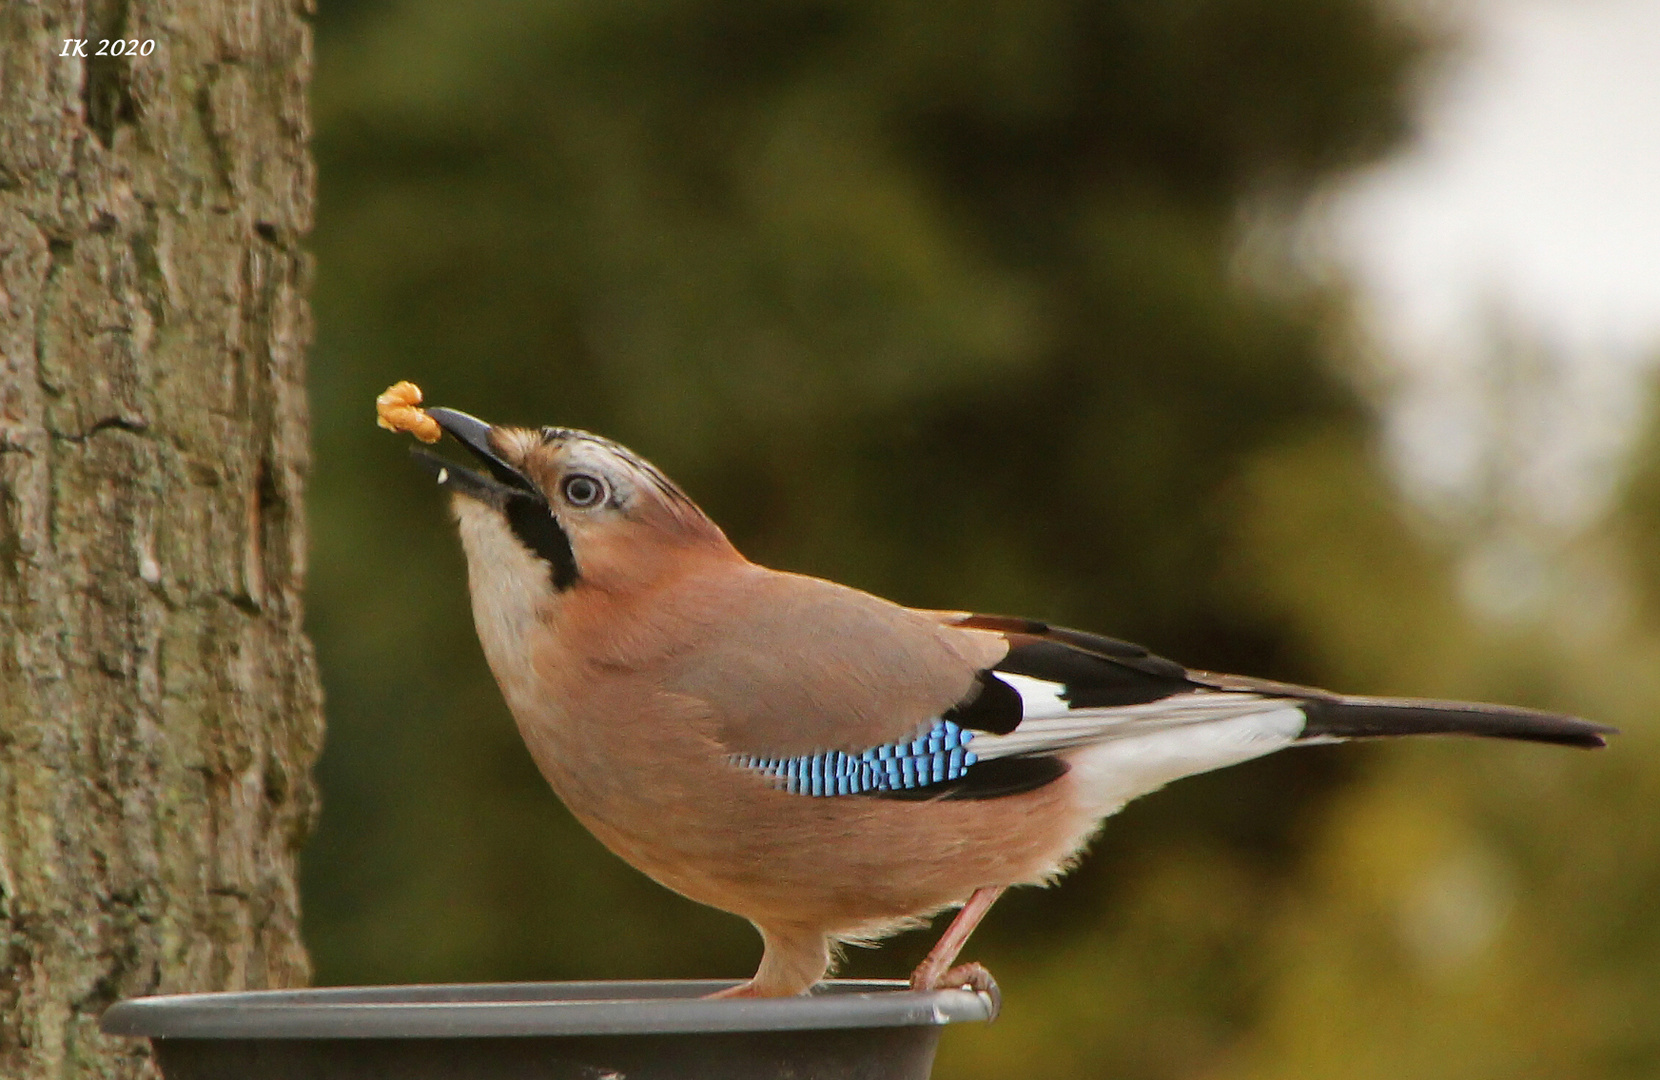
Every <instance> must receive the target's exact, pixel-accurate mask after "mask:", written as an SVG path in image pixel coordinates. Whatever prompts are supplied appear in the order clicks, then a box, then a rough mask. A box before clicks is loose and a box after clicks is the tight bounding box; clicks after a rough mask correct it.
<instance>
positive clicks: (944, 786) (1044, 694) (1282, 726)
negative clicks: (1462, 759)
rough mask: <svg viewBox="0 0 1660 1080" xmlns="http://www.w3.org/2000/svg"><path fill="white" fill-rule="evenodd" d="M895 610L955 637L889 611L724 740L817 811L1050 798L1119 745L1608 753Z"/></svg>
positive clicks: (1491, 711) (863, 622)
mask: <svg viewBox="0 0 1660 1080" xmlns="http://www.w3.org/2000/svg"><path fill="white" fill-rule="evenodd" d="M833 588H838V589H839V588H840V587H833ZM846 592H847V593H851V594H852V596H854V597H864V596H865V594H862V593H854V592H853V591H852V590H846ZM838 599H839V600H843V601H845V600H846V598H845V597H840V598H838ZM869 599H870V600H872V601H875V598H869ZM875 603H878V604H883V605H885V601H875ZM835 608H836V604H834V603H832V604H828V605H825V604H822V603H820V604H819V605H816V609H817V610H823V611H832V610H834V609H835ZM892 611H897V612H904V613H905V615H906V616H921V617H923V618H924V619H925V620H926V621H927V622H928V623H929V624H931V625H932V626H933V627H938V628H939V629H940V630H943V631H945V632H946V636H945V637H943V638H940V639H936V638H934V637H933V636H931V635H929V634H926V633H923V632H922V631H920V630H919V629H917V628H916V626H915V625H913V624H912V623H910V622H907V621H906V619H905V618H903V617H898V616H894V615H893V614H892V612H891V611H886V610H884V611H883V612H882V613H881V614H880V616H879V617H878V616H875V615H870V614H866V615H862V616H860V617H858V618H856V619H854V620H853V621H854V622H857V623H859V625H858V626H857V627H855V626H853V625H843V626H840V627H839V628H836V629H834V630H833V632H831V633H829V634H819V635H816V636H815V637H814V638H813V641H814V645H815V648H816V649H817V650H818V651H817V652H816V653H812V652H808V651H803V652H801V653H799V654H798V655H799V658H800V666H799V667H797V668H795V669H793V670H790V669H786V670H784V671H782V672H779V673H778V674H779V675H780V676H781V677H782V678H784V679H785V680H802V679H804V680H806V681H808V682H809V683H812V684H813V690H812V692H811V693H809V694H805V695H803V694H801V693H800V692H799V688H800V684H799V682H798V681H792V683H791V685H792V690H791V691H790V692H792V693H795V695H796V697H795V705H794V709H793V711H790V712H787V713H786V714H783V715H779V714H774V715H773V717H772V718H771V723H770V725H769V724H761V723H755V722H753V720H751V721H749V722H740V723H736V724H729V725H728V728H727V732H726V735H727V737H725V738H723V742H725V743H726V745H727V746H728V747H729V748H730V749H731V750H732V751H733V758H732V760H733V761H734V763H735V764H737V765H739V766H741V767H744V768H749V769H756V770H760V771H761V772H763V773H765V774H767V775H769V776H771V777H772V778H774V779H775V780H776V781H777V782H778V783H779V784H780V786H782V787H785V788H786V789H787V790H790V791H794V792H799V793H801V794H807V795H865V796H876V797H885V798H921V799H928V798H995V797H999V796H1004V795H1011V794H1017V793H1019V792H1023V791H1029V790H1032V789H1033V788H1037V787H1041V786H1043V785H1045V784H1047V783H1050V782H1052V781H1054V780H1056V779H1058V778H1059V777H1060V776H1062V775H1064V774H1065V773H1066V771H1067V769H1068V768H1069V766H1070V763H1071V762H1072V761H1073V760H1074V759H1075V758H1076V755H1077V754H1078V753H1079V752H1081V751H1082V750H1083V749H1084V748H1087V747H1094V746H1103V745H1104V744H1112V743H1122V744H1123V745H1124V748H1125V752H1126V753H1128V754H1131V755H1141V756H1146V755H1149V754H1151V755H1153V756H1161V755H1167V756H1172V757H1173V758H1175V759H1179V760H1180V761H1181V762H1184V763H1186V764H1183V765H1181V766H1180V768H1181V772H1180V774H1183V775H1185V773H1187V772H1200V771H1204V770H1206V769H1209V768H1216V767H1219V766H1220V765H1225V764H1231V763H1233V762H1235V761H1240V760H1246V759H1247V758H1249V757H1254V756H1257V755H1258V754H1261V753H1267V752H1269V751H1270V750H1273V749H1278V748H1279V747H1281V746H1285V745H1289V744H1291V743H1294V742H1329V741H1338V740H1345V739H1351V738H1369V737H1380V736H1390V735H1409V734H1437V733H1446V734H1468V735H1484V736H1493V737H1500V738H1513V739H1527V740H1533V741H1540V742H1554V743H1562V744H1566V745H1573V746H1600V745H1602V744H1603V738H1602V736H1603V735H1604V734H1605V733H1607V732H1608V731H1609V730H1610V729H1608V728H1603V727H1600V726H1598V725H1595V724H1590V723H1587V722H1586V721H1583V720H1579V719H1576V718H1574V717H1570V716H1563V715H1559V714H1555V713H1545V712H1537V711H1534V710H1529V709H1520V708H1514V707H1509V706H1498V705H1481V704H1473V703H1466V702H1445V701H1423V700H1416V699H1392V698H1369V697H1347V696H1342V695H1338V694H1333V693H1330V692H1328V691H1325V690H1319V689H1315V688H1313V687H1306V686H1296V685H1292V684H1287V683H1278V682H1273V681H1269V680H1263V679H1250V678H1244V677H1239V676H1229V675H1216V674H1213V673H1209V672H1202V671H1192V670H1189V669H1187V668H1184V667H1182V666H1181V665H1180V664H1177V663H1175V662H1173V661H1170V660H1166V659H1164V658H1163V657H1160V656H1156V655H1154V654H1152V653H1150V652H1149V651H1148V650H1146V649H1144V648H1142V647H1141V646H1139V645H1134V644H1132V643H1130V642H1126V641H1120V640H1117V639H1115V638H1108V637H1102V636H1099V635H1096V634H1089V633H1084V632H1082V631H1077V630H1068V629H1065V628H1061V627H1052V626H1049V625H1047V624H1045V623H1041V622H1037V621H1035V620H1029V619H1019V618H1010V617H1006V616H991V615H973V614H963V613H943V612H934V613H921V612H910V611H907V609H902V608H895V609H892ZM797 614H798V615H799V614H801V613H800V612H797ZM840 617H841V618H842V619H846V618H847V614H846V613H845V612H844V613H842V614H841V616H840ZM889 619H894V620H896V621H894V622H892V623H891V624H890V623H889V622H888V621H887V620H889ZM791 625H797V626H798V625H799V624H798V623H794V622H792V624H791ZM769 630H770V632H771V634H772V635H773V637H772V640H770V641H769V644H768V647H767V649H766V650H765V651H766V652H767V653H768V654H771V655H777V652H776V649H777V648H778V647H780V646H782V647H784V648H786V649H788V648H789V647H790V645H791V644H792V642H791V641H789V640H780V638H779V636H778V635H781V636H782V637H783V638H789V637H790V635H791V634H792V633H793V634H799V633H800V631H799V630H794V631H786V630H784V629H783V628H782V627H781V626H772V627H770V628H769ZM952 632H955V633H956V634H964V633H965V632H966V634H967V635H968V636H970V637H971V638H973V639H976V640H978V641H981V642H983V641H984V640H985V639H987V638H991V639H994V640H996V641H998V642H999V643H1000V644H999V645H998V647H997V648H996V649H995V650H992V653H991V655H993V656H995V657H996V658H995V659H994V660H992V661H991V662H989V663H986V662H982V663H975V662H973V661H971V660H970V659H969V657H970V656H972V655H973V654H975V653H976V651H978V653H979V655H981V656H985V655H986V649H985V648H984V647H983V645H981V646H979V647H978V649H976V648H970V647H956V646H957V644H958V643H956V642H954V639H953V637H952V636H951V634H952ZM832 642H839V643H840V645H839V646H837V645H832V644H830V643H832ZM884 657H885V658H886V660H884ZM825 658H829V662H824V660H825ZM740 666H741V665H740ZM884 669H886V671H885V670H884ZM890 680H891V681H890ZM888 706H891V708H890V707H888ZM739 711H740V712H741V710H739ZM1258 729H1261V730H1258ZM1098 756H1099V755H1098ZM1173 767H1174V766H1173Z"/></svg>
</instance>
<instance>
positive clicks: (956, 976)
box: [911, 885, 1008, 1017]
mask: <svg viewBox="0 0 1660 1080" xmlns="http://www.w3.org/2000/svg"><path fill="white" fill-rule="evenodd" d="M1007 888H1008V886H1007V885H987V886H985V887H984V888H979V889H975V890H974V895H973V896H971V897H969V898H968V903H966V904H964V905H963V909H962V910H961V911H959V912H957V917H956V918H955V919H952V920H951V925H950V926H948V927H946V928H945V933H943V934H941V935H940V939H939V943H938V944H936V945H935V946H934V949H933V951H932V952H930V953H929V954H928V958H927V959H925V960H924V961H922V963H921V964H919V965H918V966H917V969H916V970H915V971H913V972H911V989H913V990H943V989H945V988H947V987H953V986H967V987H969V988H971V989H974V990H978V991H980V992H981V993H983V994H987V995H989V996H990V997H991V1000H992V1016H993V1017H995V1016H996V1015H997V1010H998V1008H999V1007H1000V1006H1001V1004H1002V995H1001V994H1000V993H998V990H997V982H996V981H995V980H994V979H993V978H992V977H991V972H989V971H987V970H986V969H985V968H983V967H981V966H980V965H979V964H957V966H955V967H952V964H953V963H955V961H956V959H957V954H958V953H960V952H962V951H963V946H964V945H966V944H968V935H970V934H972V933H974V928H975V927H976V926H979V925H980V920H981V919H983V918H985V917H986V912H988V911H990V910H991V905H993V904H995V903H997V898H998V897H999V896H1002V895H1003V890H1004V889H1007Z"/></svg>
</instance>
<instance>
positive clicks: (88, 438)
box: [0, 0, 322, 1080]
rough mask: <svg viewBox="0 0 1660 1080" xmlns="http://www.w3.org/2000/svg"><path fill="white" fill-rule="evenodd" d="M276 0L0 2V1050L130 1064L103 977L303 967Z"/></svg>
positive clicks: (290, 304)
mask: <svg viewBox="0 0 1660 1080" xmlns="http://www.w3.org/2000/svg"><path fill="white" fill-rule="evenodd" d="M300 2H301V0H0V1076H4V1077H6V1078H8V1080H34V1078H45V1077H53V1078H59V1077H71V1076H73V1077H118V1076H119V1077H130V1076H144V1075H153V1068H152V1066H151V1065H150V1064H149V1062H148V1058H147V1056H146V1051H145V1047H144V1046H143V1045H142V1044H136V1045H135V1044H134V1043H133V1042H132V1041H131V1040H121V1039H107V1038H104V1037H103V1036H101V1035H99V1034H98V1033H97V1019H98V1016H99V1014H100V1013H101V1012H102V1010H103V1009H104V1007H105V1006H106V1005H108V1004H109V1003H110V1002H112V1001H114V1000H115V999H116V998H119V997H123V996H127V995H131V994H144V993H156V992H170V991H184V990H208V989H225V988H239V987H260V986H276V985H292V984H296V983H299V982H301V981H302V980H303V979H304V978H305V976H306V973H307V966H306V957H305V952H304V949H303V947H302V946H301V943H300V938H299V930H298V898H297V894H296V888H295V871H296V866H295V861H296V853H297V849H298V846H299V844H300V841H301V839H302V837H303V836H304V834H305V832H306V831H307V829H308V827H309V825H310V822H311V820H312V817H313V813H314V809H315V795H314V789H313V787H312V781H311V777H310V767H311V764H312V761H313V758H314V757H315V755H316V753H317V749H318V745H319V741H320V739H321V732H322V720H321V709H320V697H319V690H318V684H317V678H316V673H315V670H314V666H313V661H312V654H311V650H310V647H309V645H308V643H307V642H306V639H305V637H304V634H303V632H302V629H301V612H300V590H301V583H302V576H303V573H304V562H305V527H304V519H303V517H302V514H301V488H302V480H303V477H304V473H305V469H306V455H307V450H306V439H307V419H306V405H305V396H304V350H305V346H306V343H307V339H308V336H309V332H310V330H309V314H308V311H307V307H306V302H305V284H306V278H307V264H306V257H305V256H304V254H303V253H302V252H301V251H300V248H299V239H300V237H301V236H302V235H303V234H304V233H305V232H306V231H307V229H308V228H309V225H310V222H311V204H312V186H313V185H312V171H311V164H310V161H309V158H308V155H307V146H306V143H307V118H306V111H305V91H306V84H307V79H308V76H309V71H310V63H311V60H310V47H311V46H310V30H309V27H308V25H307V24H306V22H305V16H306V13H305V12H303V11H302V10H300V6H299V5H300ZM115 38H120V39H123V40H128V41H135V42H143V41H154V42H155V45H154V48H153V51H151V52H150V54H149V55H148V56H143V57H120V58H111V57H99V56H96V55H95V53H96V50H97V48H98V42H99V41H100V40H101V39H115ZM65 39H85V40H87V42H88V44H87V45H86V46H85V51H86V52H87V54H88V56H87V57H85V58H81V57H77V56H73V55H70V56H63V55H61V54H62V53H63V52H64V51H65ZM69 51H71V52H73V48H72V47H71V48H70V50H69Z"/></svg>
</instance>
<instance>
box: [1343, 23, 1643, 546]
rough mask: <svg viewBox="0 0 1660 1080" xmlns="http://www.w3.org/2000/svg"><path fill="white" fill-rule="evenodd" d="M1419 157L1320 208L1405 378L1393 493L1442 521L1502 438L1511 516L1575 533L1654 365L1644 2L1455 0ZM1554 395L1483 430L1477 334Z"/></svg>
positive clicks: (1598, 493) (1485, 352) (1481, 347)
mask: <svg viewBox="0 0 1660 1080" xmlns="http://www.w3.org/2000/svg"><path fill="white" fill-rule="evenodd" d="M1450 10H1451V12H1452V17H1453V18H1454V19H1457V20H1458V21H1459V22H1461V23H1463V24H1464V25H1466V27H1467V37H1466V39H1465V46H1464V50H1463V51H1462V53H1461V54H1460V56H1459V58H1458V60H1457V61H1456V62H1455V63H1454V64H1452V65H1451V66H1450V68H1449V69H1448V71H1447V73H1446V76H1445V77H1444V78H1442V79H1440V80H1439V81H1438V82H1437V83H1435V84H1434V86H1433V89H1432V90H1431V93H1430V95H1429V104H1428V112H1427V115H1426V122H1425V126H1424V134H1423V137H1422V138H1421V140H1420V141H1419V143H1418V145H1417V146H1416V147H1414V148H1412V149H1411V150H1409V151H1408V152H1407V153H1405V154H1404V155H1402V156H1401V157H1399V158H1398V159H1397V160H1395V161H1394V162H1392V163H1391V164H1390V165H1388V166H1386V167H1385V168H1383V169H1380V170H1378V171H1375V172H1373V173H1370V174H1368V175H1366V176H1365V177H1363V178H1361V179H1360V180H1359V181H1358V182H1357V183H1356V184H1354V185H1353V186H1352V188H1350V189H1349V190H1348V191H1346V192H1345V193H1343V194H1342V195H1341V197H1339V198H1338V199H1336V200H1335V202H1334V204H1333V213H1334V217H1333V219H1332V220H1331V222H1330V223H1329V224H1330V225H1331V226H1332V227H1333V228H1334V235H1335V239H1336V240H1337V243H1338V255H1339V258H1340V259H1341V260H1342V261H1343V262H1344V263H1345V264H1346V265H1347V266H1349V267H1350V268H1351V270H1352V272H1353V273H1354V275H1355V277H1356V278H1357V279H1358V281H1359V283H1360V285H1361V287H1362V289H1363V292H1364V304H1365V310H1366V315H1367V317H1368V321H1369V323H1370V324H1371V327H1370V328H1371V329H1372V330H1373V332H1374V333H1375V334H1376V335H1377V336H1378V338H1379V339H1380V340H1381V341H1382V342H1383V344H1385V346H1386V347H1387V348H1388V349H1389V351H1390V353H1391V354H1393V355H1394V356H1395V357H1397V358H1398V359H1399V362H1400V363H1401V364H1402V365H1404V367H1405V369H1406V372H1407V377H1406V378H1405V379H1404V381H1403V384H1402V387H1401V393H1400V397H1399V399H1398V401H1397V407H1396V409H1395V411H1394V417H1393V435H1394V441H1395V446H1396V450H1397V455H1398V460H1399V462H1400V464H1401V468H1402V470H1403V474H1404V476H1405V478H1406V479H1407V481H1408V486H1409V487H1410V488H1411V489H1412V490H1413V491H1414V492H1415V493H1416V494H1418V495H1419V496H1420V497H1422V498H1424V499H1425V500H1426V502H1429V503H1431V504H1434V503H1436V502H1441V503H1443V504H1446V503H1449V502H1450V503H1456V502H1458V501H1459V499H1460V497H1461V496H1467V495H1468V494H1469V493H1470V492H1471V491H1472V490H1473V489H1474V487H1475V485H1476V483H1477V476H1478V474H1479V472H1480V469H1481V462H1482V461H1483V460H1484V455H1487V454H1489V453H1490V452H1491V451H1492V448H1493V447H1494V446H1495V445H1497V444H1498V443H1499V442H1500V441H1502V440H1503V439H1505V438H1506V436H1505V434H1504V432H1506V431H1508V432H1509V439H1510V441H1511V443H1512V444H1513V446H1514V447H1515V448H1516V449H1517V450H1518V451H1519V452H1520V453H1521V454H1522V455H1524V456H1525V459H1526V461H1525V465H1526V468H1525V470H1524V471H1525V473H1526V476H1525V479H1524V481H1523V484H1522V489H1523V490H1521V491H1520V492H1518V495H1519V497H1520V498H1521V499H1522V500H1523V501H1526V502H1528V503H1529V504H1531V505H1530V506H1529V507H1528V508H1527V510H1526V513H1528V514H1530V515H1536V516H1537V517H1538V518H1539V519H1541V520H1542V521H1544V522H1545V523H1547V524H1553V525H1556V526H1558V527H1565V526H1572V525H1574V524H1579V523H1583V522H1584V521H1585V519H1586V517H1587V516H1588V515H1590V514H1592V513H1594V512H1595V511H1596V510H1597V509H1599V508H1600V507H1601V505H1602V502H1603V496H1604V494H1605V493H1606V477H1607V475H1608V472H1609V469H1608V464H1609V462H1610V461H1611V460H1612V459H1615V458H1617V456H1618V455H1619V453H1620V451H1621V450H1622V449H1623V446H1624V439H1625V437H1626V435H1627V433H1628V432H1629V431H1630V429H1631V421H1632V420H1633V419H1634V418H1635V416H1636V413H1637V409H1638V407H1639V406H1640V405H1641V400H1640V398H1639V397H1638V395H1637V394H1636V393H1635V391H1636V390H1637V388H1638V385H1639V384H1638V381H1637V376H1638V375H1639V374H1640V373H1641V372H1643V371H1645V370H1647V368H1648V366H1649V364H1650V362H1651V361H1652V360H1653V359H1654V358H1655V357H1656V354H1657V353H1660V0H1462V2H1458V3H1455V4H1454V5H1453V7H1452V8H1451V9H1450ZM1501 323H1502V324H1507V325H1509V326H1511V327H1512V328H1513V332H1515V333H1519V334H1520V335H1522V337H1523V338H1524V339H1525V340H1526V341H1527V342H1528V343H1529V344H1530V346H1531V347H1532V348H1533V351H1534V353H1535V355H1536V356H1537V357H1540V358H1542V359H1543V360H1544V361H1545V362H1546V369H1547V370H1550V371H1552V372H1554V375H1555V377H1556V379H1557V380H1558V381H1557V382H1556V384H1555V385H1554V389H1552V390H1551V391H1550V392H1548V393H1545V394H1538V395H1535V396H1534V399H1533V400H1532V401H1531V402H1529V403H1526V404H1525V405H1524V407H1523V410H1522V414H1521V415H1519V416H1513V417H1512V419H1511V420H1510V421H1509V422H1507V423H1505V424H1502V425H1500V424H1495V423H1494V422H1493V421H1492V419H1491V414H1490V412H1488V411H1486V407H1485V406H1484V405H1483V394H1482V391H1481V387H1482V386H1483V381H1482V380H1483V372H1484V371H1486V372H1489V373H1490V372H1491V370H1492V368H1491V365H1490V364H1486V365H1484V359H1490V358H1491V357H1492V356H1493V355H1494V352H1495V340H1496V336H1495V332H1494V327H1495V325H1499V324H1501Z"/></svg>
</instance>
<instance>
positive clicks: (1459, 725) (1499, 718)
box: [1302, 695, 1616, 749]
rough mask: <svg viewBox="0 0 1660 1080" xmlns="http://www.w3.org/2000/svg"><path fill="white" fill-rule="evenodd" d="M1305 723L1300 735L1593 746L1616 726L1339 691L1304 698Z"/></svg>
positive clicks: (1479, 706)
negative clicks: (1425, 737)
mask: <svg viewBox="0 0 1660 1080" xmlns="http://www.w3.org/2000/svg"><path fill="white" fill-rule="evenodd" d="M1303 712H1304V713H1305V714H1307V716H1308V723H1307V725H1306V726H1305V727H1304V728H1303V734H1302V738H1304V739H1315V738H1320V737H1322V736H1324V737H1327V738H1339V739H1376V738H1387V737H1389V736H1393V735H1477V736H1481V737H1483V738H1489V739H1524V740H1526V741H1528V742H1543V743H1556V744H1558V745H1560V746H1580V747H1585V748H1587V749H1591V748H1594V747H1598V746H1604V745H1606V741H1605V740H1604V738H1603V736H1605V735H1613V734H1616V732H1615V729H1614V728H1611V727H1604V726H1603V725H1601V724H1593V723H1591V722H1590V721H1588V720H1581V719H1579V718H1578V717H1575V716H1564V715H1562V714H1560V713H1548V712H1539V711H1537V710H1535V709H1521V708H1517V707H1515V706H1512V705H1482V704H1478V703H1475V702H1469V701H1427V700H1424V699H1421V698H1381V697H1338V696H1335V695H1334V696H1332V697H1329V698H1312V699H1307V700H1305V701H1304V702H1303Z"/></svg>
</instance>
